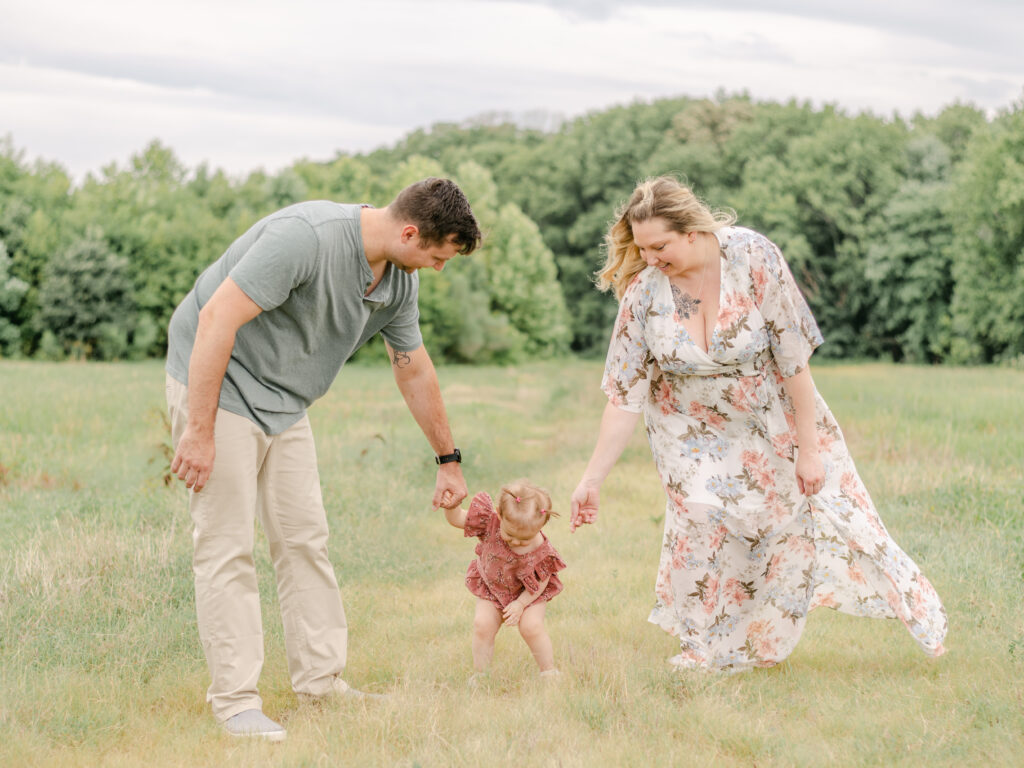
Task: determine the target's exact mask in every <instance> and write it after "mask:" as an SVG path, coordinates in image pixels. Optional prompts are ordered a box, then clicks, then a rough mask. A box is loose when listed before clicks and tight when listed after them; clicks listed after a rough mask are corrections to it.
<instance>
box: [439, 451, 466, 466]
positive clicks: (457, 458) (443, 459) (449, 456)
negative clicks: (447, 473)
mask: <svg viewBox="0 0 1024 768" xmlns="http://www.w3.org/2000/svg"><path fill="white" fill-rule="evenodd" d="M434 461H435V462H437V464H438V465H439V466H440V465H441V464H450V463H451V462H453V461H454V462H457V463H459V464H461V463H462V451H460V450H459V449H458V448H456V449H455V450H454V451H452V452H451V453H446V454H445V455H444V456H435V457H434Z"/></svg>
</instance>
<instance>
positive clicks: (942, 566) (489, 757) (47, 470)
mask: <svg viewBox="0 0 1024 768" xmlns="http://www.w3.org/2000/svg"><path fill="white" fill-rule="evenodd" d="M600 370H601V366H600V364H599V363H594V362H579V361H568V362H561V363H544V364H537V365H529V366H522V367H517V368H510V369H496V368H455V367H449V368H443V369H441V370H440V376H441V380H442V386H443V390H444V393H445V398H446V401H447V403H448V408H449V414H450V417H451V420H452V423H453V425H454V428H455V432H456V436H457V443H458V444H459V446H460V447H461V448H462V450H463V452H464V454H465V455H466V457H467V461H466V463H465V465H464V467H465V473H466V477H467V480H468V482H469V484H470V490H471V492H475V491H479V490H487V491H490V492H492V493H494V492H495V491H496V490H497V488H498V487H499V485H500V484H501V483H502V482H503V481H506V480H509V479H512V478H514V477H516V476H521V475H525V476H529V477H530V478H531V479H533V480H535V481H536V482H538V483H540V484H542V485H546V486H547V487H548V488H550V490H551V491H552V493H553V496H554V498H555V504H556V509H560V510H561V511H562V512H563V513H567V512H568V509H567V506H568V497H569V494H570V492H571V491H572V489H573V488H574V487H575V484H576V481H577V479H578V476H579V474H580V472H581V471H582V468H583V466H584V464H585V462H586V460H587V458H588V456H589V453H590V450H591V448H592V444H593V438H594V436H595V433H596V427H597V421H598V418H599V415H600V409H601V407H602V405H603V395H602V394H601V392H600V391H599V390H598V388H597V383H598V379H599V377H600ZM815 377H816V380H817V383H818V387H819V389H820V390H821V391H822V393H823V394H824V396H825V398H826V400H828V402H829V404H830V405H831V406H832V410H833V411H834V412H835V413H836V415H837V417H838V419H839V422H840V424H841V425H842V426H843V428H844V431H845V433H846V436H847V439H848V441H849V443H850V445H851V447H852V449H853V452H854V457H855V459H856V460H857V463H858V466H859V469H860V471H861V474H862V476H863V477H864V479H865V482H866V483H867V485H868V488H869V489H870V490H871V492H872V495H873V496H874V499H875V501H876V503H877V504H878V506H879V508H880V511H881V513H882V517H883V519H884V520H885V521H886V524H887V526H888V528H889V530H890V531H891V533H892V534H893V536H894V537H895V539H896V540H897V542H898V543H899V544H900V545H901V546H902V547H903V548H904V549H905V550H906V551H907V552H908V553H910V555H911V556H912V557H913V558H914V559H915V560H916V561H917V562H918V564H920V565H921V567H922V569H923V570H924V572H925V573H926V574H927V575H928V576H929V578H930V579H931V580H932V582H933V584H934V585H935V587H936V589H937V590H938V591H939V594H940V595H941V596H942V597H943V599H944V601H945V604H946V608H947V610H948V612H949V618H950V631H949V636H948V638H947V643H946V645H947V647H948V649H949V652H948V653H947V654H946V656H944V657H942V658H940V659H938V660H930V659H928V658H926V657H925V656H924V654H922V653H921V652H920V651H919V650H918V649H917V647H916V644H915V643H914V642H913V641H912V640H911V638H910V636H909V635H908V634H907V633H906V631H905V630H904V629H903V627H902V626H901V625H900V624H898V623H897V622H894V621H888V622H886V621H876V620H870V619H856V618H852V617H849V616H845V615H841V614H836V613H834V612H831V611H826V610H821V611H816V612H815V614H814V616H812V617H811V619H810V620H809V621H808V625H807V630H806V632H805V634H804V637H803V640H802V642H801V644H800V646H799V647H798V648H797V651H796V652H795V653H794V654H793V656H792V657H790V659H789V660H788V661H787V662H786V663H785V664H782V665H780V666H779V667H776V668H774V669H771V670H761V671H754V672H748V673H745V674H743V675H735V676H728V677H720V676H714V675H705V674H700V673H688V674H683V675H679V674H678V673H672V672H670V670H669V668H668V666H667V665H666V663H665V659H666V658H667V657H668V656H670V655H672V654H673V653H675V652H676V650H677V649H676V647H675V646H674V643H673V641H672V639H671V638H670V637H669V636H668V635H666V634H664V633H663V632H662V631H661V630H659V629H657V628H656V627H654V626H653V625H650V624H648V623H647V622H646V617H647V613H648V612H649V610H650V607H651V604H652V602H653V582H654V575H655V568H656V565H657V561H658V554H659V547H660V538H661V530H662V522H663V521H662V513H663V508H664V502H663V498H662V494H661V491H660V488H659V486H658V481H657V476H656V474H655V471H654V468H653V465H652V462H651V459H650V454H649V452H648V449H647V445H646V441H645V440H644V437H643V435H642V432H641V431H640V430H638V432H637V434H636V436H635V438H634V440H633V442H632V443H631V445H630V447H629V448H628V449H627V451H626V453H625V454H624V456H623V459H622V460H621V461H620V463H619V465H618V467H617V468H616V470H615V471H614V473H613V474H612V476H611V478H610V479H609V481H608V483H607V484H606V486H605V489H604V492H603V500H604V503H603V507H602V515H601V519H600V520H599V522H598V524H597V525H596V526H594V527H593V528H588V529H584V530H582V531H579V532H577V533H575V534H572V535H570V534H569V532H568V515H567V514H565V515H564V516H563V517H562V518H561V519H556V520H554V521H553V523H552V524H551V525H550V526H549V527H548V529H547V532H548V535H549V536H550V538H551V539H552V541H553V543H554V544H555V545H556V546H557V547H558V548H559V550H560V551H561V553H562V555H563V556H564V558H565V559H566V561H567V562H568V563H569V568H568V570H567V571H566V572H565V573H564V578H563V581H564V582H565V585H566V588H565V592H564V593H563V594H562V595H561V596H560V597H558V598H557V599H556V600H555V601H554V602H552V604H551V606H550V609H549V611H548V627H549V631H550V633H551V636H552V639H553V641H554V643H555V652H556V657H557V661H558V664H559V666H560V667H561V669H562V671H563V677H562V679H561V681H560V682H559V683H558V684H556V685H554V686H551V685H542V684H541V683H540V681H538V679H537V677H536V669H535V666H534V663H533V661H532V659H531V658H530V656H529V652H528V651H527V649H526V647H525V645H524V644H523V642H522V640H521V639H520V638H519V636H518V634H517V633H514V632H511V631H508V630H505V631H502V632H501V633H499V637H498V643H497V648H496V652H495V663H494V668H493V673H492V680H491V682H490V685H489V687H488V688H485V689H478V690H470V689H469V688H468V687H467V679H468V678H469V676H470V674H471V671H472V670H471V663H470V649H469V636H468V634H469V625H470V620H471V616H472V609H473V598H472V596H471V595H470V594H469V593H468V592H467V591H466V590H465V588H464V587H463V585H462V577H463V574H464V572H465V567H466V564H467V563H468V562H469V560H470V558H471V557H472V549H473V547H472V542H468V541H465V540H464V539H462V538H461V532H459V531H456V530H454V529H452V528H450V527H448V526H447V525H446V524H445V523H444V519H443V517H442V515H441V514H440V513H434V512H432V511H431V510H430V509H429V499H430V493H431V490H432V487H433V477H434V471H433V470H434V465H433V461H432V455H431V452H430V450H429V447H428V446H427V444H426V442H425V441H424V439H423V437H422V435H421V434H420V433H419V432H418V430H417V428H416V426H415V424H414V423H413V421H412V418H411V417H410V416H409V414H408V412H407V411H406V410H405V408H404V405H403V404H402V401H401V399H400V397H399V395H398V393H397V390H396V388H395V387H394V384H393V382H392V380H391V378H390V372H389V370H388V369H387V368H386V367H371V366H353V367H351V368H349V369H346V370H345V371H344V372H343V373H342V375H341V376H340V377H339V379H338V381H337V382H336V384H335V386H334V388H333V390H332V391H331V392H330V394H329V395H328V396H327V397H325V398H324V399H323V400H322V401H321V402H319V403H318V404H317V405H316V406H314V408H313V409H312V410H311V417H312V419H313V424H314V430H315V431H316V433H317V439H318V446H319V451H320V470H321V475H322V478H323V486H324V494H325V500H326V503H327V508H328V514H329V518H330V523H331V531H332V534H331V555H332V559H333V562H334V565H335V570H336V572H337V575H338V579H339V582H340V583H341V585H342V590H343V595H344V597H345V605H346V610H347V613H348V619H349V624H350V627H351V631H350V642H349V646H350V654H349V667H348V670H347V673H346V677H347V678H348V679H349V681H350V682H352V683H353V684H355V685H357V686H360V687H364V688H366V689H368V690H374V691H382V692H389V693H390V694H392V695H391V697H390V698H389V700H388V701H386V702H384V703H382V704H377V705H362V704H335V705H331V706H326V707H311V706H300V705H299V704H298V703H297V702H296V699H295V697H294V695H293V694H292V692H291V689H290V686H289V682H288V676H287V671H286V668H285V661H284V652H283V639H282V631H281V624H280V618H279V616H278V613H277V605H276V595H275V590H274V587H273V577H272V569H271V567H270V565H269V557H268V555H267V552H266V544H265V542H264V541H263V540H262V539H261V540H259V544H258V556H257V562H258V566H259V571H260V579H261V581H260V583H261V589H262V594H263V609H264V626H265V630H266V664H265V666H264V670H263V677H262V680H261V693H262V694H263V697H264V704H265V709H266V711H267V713H268V714H269V715H271V716H272V717H275V718H276V719H278V720H280V721H282V722H283V723H284V724H285V725H286V726H287V728H288V740H287V741H285V742H284V743H282V744H276V745H272V744H266V743H251V742H248V741H239V740H232V739H230V738H228V737H227V736H225V735H223V734H222V733H221V732H220V730H219V729H218V727H217V726H216V724H215V723H214V721H213V719H212V718H211V717H210V716H209V714H208V710H207V707H206V704H205V702H204V693H205V689H206V685H207V682H208V681H207V671H206V666H205V662H204V660H203V656H202V652H201V649H200V646H199V641H198V637H197V633H196V629H195V614H194V608H193V604H192V587H191V571H190V567H191V566H190V548H191V539H190V526H189V521H188V514H187V511H186V505H185V492H184V490H183V489H181V488H179V487H174V486H172V487H170V488H167V487H165V486H164V483H163V480H162V475H163V473H164V467H165V465H166V461H165V458H164V455H163V451H162V446H164V445H165V444H166V442H167V440H168V437H167V432H166V427H165V424H164V421H163V417H162V413H163V386H162V384H163V372H162V368H161V366H160V365H159V364H158V363H146V364H123V365H75V364H63V365H60V364H39V363H22V362H2V363H0V765H2V766H22V765H26V766H28V765H31V766H37V765H38V766H62V765H78V766H94V765H109V766H135V765H154V766H195V765H202V766H221V765H223V766H242V765H272V766H278V765H280V766H332V765H358V766H377V765H398V766H417V765H418V766H448V765H453V766H477V765H495V766H497V765H515V764H522V765H538V766H548V765H552V766H555V765H557V766H606V765H607V766H620V765H621V766H632V765H686V766H690V765H693V766H748V765H757V766H776V765H777V766H788V765H808V766H810V765H814V766H817V765H906V766H925V765H927V766H974V765H986V766H1002V765H1021V763H1022V760H1024V758H1022V757H1021V755H1022V754H1024V701H1022V694H1024V612H1022V610H1021V598H1022V575H1024V512H1022V479H1021V476H1022V467H1024V433H1022V429H1021V424H1022V423H1024V398H1022V397H1021V393H1022V391H1024V373H1021V372H1019V371H1012V370H1007V369H956V368H924V367H896V366H891V365H882V364H869V365H839V366H819V367H817V368H816V369H815Z"/></svg>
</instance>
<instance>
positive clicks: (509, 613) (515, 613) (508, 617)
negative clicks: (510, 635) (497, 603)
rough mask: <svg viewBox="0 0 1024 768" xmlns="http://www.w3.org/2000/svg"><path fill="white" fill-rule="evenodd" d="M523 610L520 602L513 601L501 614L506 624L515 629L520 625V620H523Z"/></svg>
mask: <svg viewBox="0 0 1024 768" xmlns="http://www.w3.org/2000/svg"><path fill="white" fill-rule="evenodd" d="M523 610H524V608H523V604H522V603H520V602H519V601H518V600H513V601H512V602H511V603H509V604H508V605H506V606H505V610H503V611H502V612H501V615H502V616H503V617H504V619H505V623H506V624H507V625H508V626H510V627H514V626H515V625H516V624H518V623H519V619H520V618H522V615H523Z"/></svg>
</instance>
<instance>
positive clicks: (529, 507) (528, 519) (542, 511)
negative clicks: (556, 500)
mask: <svg viewBox="0 0 1024 768" xmlns="http://www.w3.org/2000/svg"><path fill="white" fill-rule="evenodd" d="M498 514H499V515H500V516H501V518H502V519H503V520H507V521H508V522H509V523H511V524H512V525H513V526H514V527H515V528H517V529H520V530H523V531H531V532H532V533H534V534H535V533H537V531H539V530H540V529H541V528H543V527H544V525H545V524H546V523H547V521H548V520H549V519H550V518H551V516H552V515H554V516H555V517H558V516H559V515H558V513H557V512H555V511H554V510H553V509H551V496H549V495H548V492H547V491H545V490H544V489H543V488H538V487H537V486H536V485H534V484H533V483H531V482H530V481H529V480H527V479H526V478H520V479H519V480H514V481H513V482H511V483H508V484H507V485H503V486H502V487H501V495H500V496H499V497H498Z"/></svg>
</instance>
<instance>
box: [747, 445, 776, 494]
mask: <svg viewBox="0 0 1024 768" xmlns="http://www.w3.org/2000/svg"><path fill="white" fill-rule="evenodd" d="M740 460H741V461H742V462H743V467H744V468H745V469H746V470H747V472H749V473H750V478H751V480H753V481H754V482H755V483H756V484H757V486H758V487H759V488H760V489H761V490H762V491H767V490H768V489H769V488H774V487H775V470H774V469H772V468H771V466H770V465H769V464H768V457H767V456H765V455H764V454H763V453H758V452H757V451H744V452H743V453H742V454H741V455H740Z"/></svg>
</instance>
